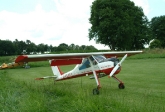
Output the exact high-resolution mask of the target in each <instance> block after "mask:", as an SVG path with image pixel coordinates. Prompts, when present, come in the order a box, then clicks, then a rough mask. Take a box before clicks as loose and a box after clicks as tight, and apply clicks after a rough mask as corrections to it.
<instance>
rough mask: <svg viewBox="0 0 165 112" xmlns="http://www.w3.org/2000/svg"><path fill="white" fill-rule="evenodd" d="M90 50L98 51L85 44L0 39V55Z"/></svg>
mask: <svg viewBox="0 0 165 112" xmlns="http://www.w3.org/2000/svg"><path fill="white" fill-rule="evenodd" d="M87 51H88V52H90V51H98V49H97V48H95V47H94V46H92V45H90V46H86V45H81V46H79V45H75V44H71V45H68V44H65V43H61V44H59V45H58V46H52V45H47V44H44V43H41V44H38V45H36V44H35V43H34V42H31V41H30V40H26V41H22V40H21V41H19V40H17V39H15V40H14V41H10V40H1V39H0V56H9V55H21V54H37V53H42V54H43V53H62V52H65V53H66V52H87Z"/></svg>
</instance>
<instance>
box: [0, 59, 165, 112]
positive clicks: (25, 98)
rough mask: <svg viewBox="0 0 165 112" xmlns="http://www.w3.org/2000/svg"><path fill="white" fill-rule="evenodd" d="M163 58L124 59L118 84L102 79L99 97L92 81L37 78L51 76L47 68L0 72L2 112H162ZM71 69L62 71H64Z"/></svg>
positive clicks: (164, 94) (164, 99)
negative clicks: (120, 83)
mask: <svg viewBox="0 0 165 112" xmlns="http://www.w3.org/2000/svg"><path fill="white" fill-rule="evenodd" d="M164 66H165V58H149V59H147V58H144V59H141V58H139V59H127V60H125V61H124V62H123V64H122V71H121V72H120V73H119V74H118V76H117V77H118V78H119V79H121V80H122V81H124V83H125V89H124V90H120V89H118V82H116V81H115V80H113V79H112V78H108V77H103V78H101V79H100V81H101V86H102V88H101V90H100V95H93V94H92V90H93V88H96V82H95V80H91V79H89V77H80V78H75V79H70V80H65V81H59V82H55V83H54V81H53V79H45V80H41V81H36V80H34V79H35V78H37V77H42V76H50V75H53V74H52V71H51V68H50V67H48V66H41V67H33V66H32V67H31V68H30V69H23V68H16V69H6V70H0V111H1V112H164V111H165V81H164V80H165V68H164ZM72 68H73V66H65V67H62V70H63V71H65V72H66V71H68V70H70V69H72Z"/></svg>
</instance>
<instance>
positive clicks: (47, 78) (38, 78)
mask: <svg viewBox="0 0 165 112" xmlns="http://www.w3.org/2000/svg"><path fill="white" fill-rule="evenodd" d="M48 78H57V76H46V77H41V78H36V79H35V80H42V79H48Z"/></svg>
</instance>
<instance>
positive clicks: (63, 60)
mask: <svg viewBox="0 0 165 112" xmlns="http://www.w3.org/2000/svg"><path fill="white" fill-rule="evenodd" d="M139 53H142V51H121V52H91V53H65V54H41V55H20V56H18V57H17V58H16V60H15V63H19V62H34V61H47V60H52V59H54V61H55V62H56V64H57V65H60V64H61V65H68V64H80V63H81V62H82V58H87V57H89V56H91V55H104V56H105V57H106V58H110V57H114V56H117V57H122V56H124V55H125V54H127V55H128V56H131V55H135V54H139Z"/></svg>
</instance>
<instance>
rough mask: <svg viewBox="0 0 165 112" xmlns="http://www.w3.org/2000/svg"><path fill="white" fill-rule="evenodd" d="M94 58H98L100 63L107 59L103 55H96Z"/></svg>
mask: <svg viewBox="0 0 165 112" xmlns="http://www.w3.org/2000/svg"><path fill="white" fill-rule="evenodd" d="M94 58H95V59H96V60H97V62H98V63H100V62H103V61H105V60H106V58H105V56H103V55H95V56H94Z"/></svg>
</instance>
